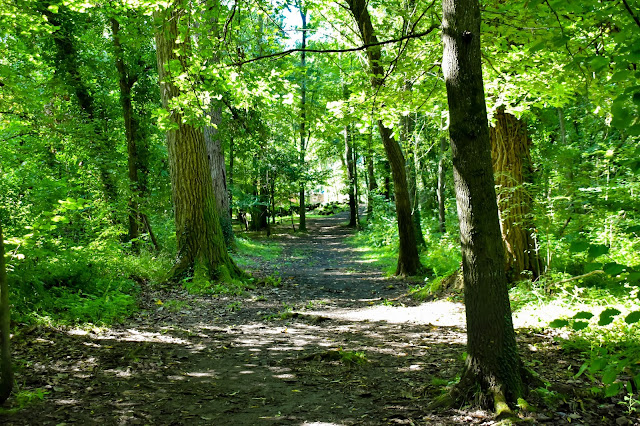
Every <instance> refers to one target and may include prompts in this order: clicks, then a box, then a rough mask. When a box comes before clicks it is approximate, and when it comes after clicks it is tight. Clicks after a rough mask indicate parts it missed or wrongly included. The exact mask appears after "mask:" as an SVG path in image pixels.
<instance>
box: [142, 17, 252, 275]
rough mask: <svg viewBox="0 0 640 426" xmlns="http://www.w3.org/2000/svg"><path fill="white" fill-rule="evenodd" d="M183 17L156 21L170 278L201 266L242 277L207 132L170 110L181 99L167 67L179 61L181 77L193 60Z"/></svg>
mask: <svg viewBox="0 0 640 426" xmlns="http://www.w3.org/2000/svg"><path fill="white" fill-rule="evenodd" d="M183 16H184V12H183V11H182V10H181V9H179V8H170V9H167V10H164V11H162V12H156V14H155V17H156V22H158V23H161V25H160V26H159V31H158V32H157V33H156V37H155V38H156V46H157V56H158V77H159V80H160V93H161V96H162V105H163V107H164V108H165V109H166V110H167V111H169V114H170V121H171V123H172V127H171V128H170V129H169V130H168V131H167V150H168V154H169V172H170V175H171V193H172V198H173V204H174V210H175V213H174V216H175V223H176V241H177V251H178V253H177V259H176V264H175V265H174V267H173V269H172V271H171V273H170V280H179V279H181V278H184V277H185V276H189V275H190V274H192V273H193V272H194V270H195V268H196V267H197V266H200V265H201V266H204V267H205V268H206V270H207V273H208V276H209V277H210V278H211V279H220V278H224V277H226V276H229V275H230V276H237V275H241V274H242V273H241V271H240V270H239V268H238V267H237V266H236V265H235V263H234V262H233V260H231V258H230V257H229V255H228V253H227V249H226V246H225V243H224V236H223V234H222V228H221V226H220V220H219V217H218V209H217V208H216V198H215V194H214V191H213V183H212V181H211V173H210V169H209V164H208V162H207V155H206V146H205V141H204V132H203V131H202V129H201V128H198V127H195V126H193V125H191V124H187V123H185V122H183V119H182V116H181V114H180V113H179V112H177V111H175V110H172V109H171V103H172V100H174V99H176V98H177V97H178V96H180V90H179V89H178V87H177V86H176V85H175V84H174V82H173V77H174V75H173V73H172V72H171V71H169V69H168V68H169V67H168V64H169V63H170V62H171V63H173V65H172V66H173V67H175V66H176V64H178V63H179V64H180V70H178V71H179V73H182V72H185V70H186V69H187V63H186V61H187V59H188V58H189V57H190V55H189V43H188V42H185V39H186V40H188V35H186V36H185V39H183V40H182V42H181V43H177V40H178V25H179V23H180V24H184V23H183V22H181V21H182V18H183ZM178 51H179V52H180V54H179V55H178V54H177V53H176V52H178ZM173 71H174V72H175V70H173Z"/></svg>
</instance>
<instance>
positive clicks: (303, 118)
mask: <svg viewBox="0 0 640 426" xmlns="http://www.w3.org/2000/svg"><path fill="white" fill-rule="evenodd" d="M300 18H301V19H302V52H301V54H300V68H301V70H302V84H300V173H301V174H302V175H304V171H305V156H306V152H307V143H306V138H305V136H306V124H307V109H306V108H307V107H306V102H307V69H306V66H307V56H306V52H305V49H306V48H307V31H306V30H307V9H306V8H304V7H303V6H302V5H300ZM301 178H302V180H301V181H300V226H299V227H298V229H300V231H303V232H304V231H306V230H307V207H306V205H305V203H306V202H305V179H304V177H303V176H301Z"/></svg>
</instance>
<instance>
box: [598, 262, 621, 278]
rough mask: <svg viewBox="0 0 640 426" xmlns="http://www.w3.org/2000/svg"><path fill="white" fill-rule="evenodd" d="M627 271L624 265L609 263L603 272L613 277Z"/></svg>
mask: <svg viewBox="0 0 640 426" xmlns="http://www.w3.org/2000/svg"><path fill="white" fill-rule="evenodd" d="M625 269H626V266H624V265H620V264H618V263H615V262H612V263H607V264H605V265H604V267H603V270H604V272H605V273H607V274H609V275H612V276H614V277H615V276H616V275H619V274H621V273H622V272H624V270H625Z"/></svg>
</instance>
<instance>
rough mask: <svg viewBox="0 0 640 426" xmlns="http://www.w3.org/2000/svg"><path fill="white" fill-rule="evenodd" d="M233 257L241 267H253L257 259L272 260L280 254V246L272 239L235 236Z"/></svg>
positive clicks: (257, 261) (257, 262) (256, 263)
mask: <svg viewBox="0 0 640 426" xmlns="http://www.w3.org/2000/svg"><path fill="white" fill-rule="evenodd" d="M232 256H233V259H234V260H235V261H236V263H237V264H238V266H240V267H241V268H250V267H255V266H257V265H258V264H259V261H264V262H273V261H275V260H277V259H278V258H280V257H281V256H282V247H281V246H280V244H278V243H277V242H274V241H264V240H252V239H248V238H243V237H236V248H235V250H234V252H233V253H232Z"/></svg>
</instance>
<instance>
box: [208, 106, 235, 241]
mask: <svg viewBox="0 0 640 426" xmlns="http://www.w3.org/2000/svg"><path fill="white" fill-rule="evenodd" d="M209 118H210V122H211V125H210V126H205V128H204V142H205V147H206V150H207V161H208V163H209V170H210V172H211V181H212V183H213V193H214V194H215V197H216V208H217V209H218V217H219V218H220V226H221V227H222V234H223V235H224V242H225V244H226V245H227V247H231V246H233V227H232V225H231V213H230V210H229V191H228V190H227V168H226V166H225V160H224V152H223V151H222V140H221V138H220V136H219V133H218V126H220V124H222V108H221V107H219V106H215V105H212V106H211V109H210V111H209Z"/></svg>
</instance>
